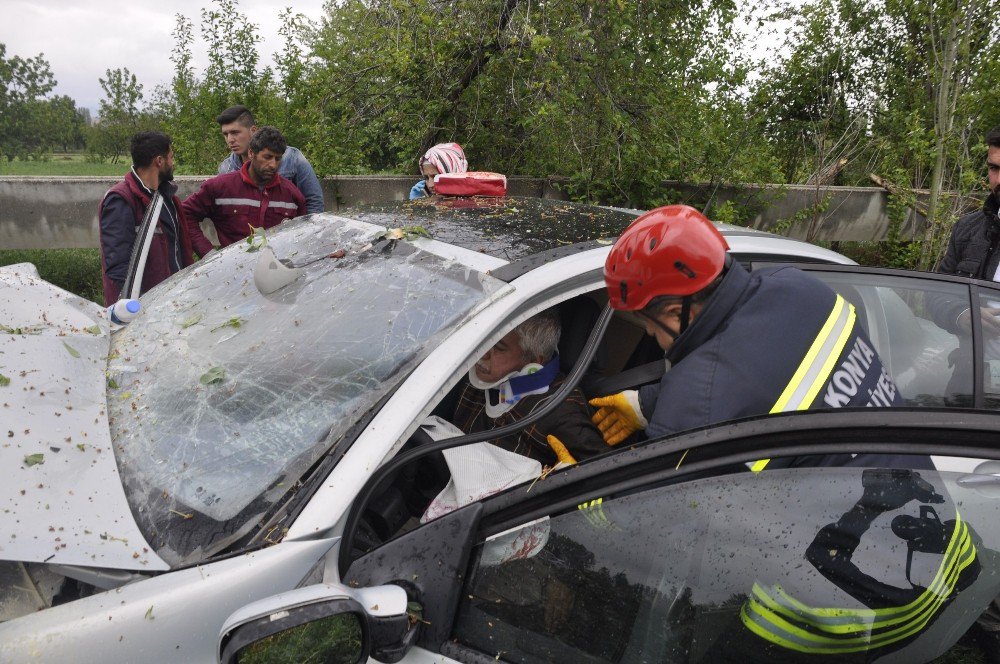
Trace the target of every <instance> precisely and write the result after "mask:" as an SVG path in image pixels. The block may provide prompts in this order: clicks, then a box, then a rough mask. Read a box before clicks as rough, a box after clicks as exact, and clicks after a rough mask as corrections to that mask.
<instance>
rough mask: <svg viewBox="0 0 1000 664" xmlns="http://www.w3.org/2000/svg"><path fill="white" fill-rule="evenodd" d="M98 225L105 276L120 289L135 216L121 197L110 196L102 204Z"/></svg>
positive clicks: (126, 263) (131, 239) (125, 268)
mask: <svg viewBox="0 0 1000 664" xmlns="http://www.w3.org/2000/svg"><path fill="white" fill-rule="evenodd" d="M100 225H101V250H102V251H103V253H104V270H105V274H107V275H108V278H109V279H111V281H113V282H115V284H117V286H118V288H121V287H122V285H123V284H124V283H125V276H126V274H127V273H128V261H129V259H130V258H131V257H132V245H133V244H135V215H134V214H133V213H132V208H130V207H129V205H128V203H126V202H125V201H124V200H122V198H121V197H119V196H115V195H111V196H109V197H108V199H107V200H106V201H105V202H104V208H103V210H102V212H101V220H100Z"/></svg>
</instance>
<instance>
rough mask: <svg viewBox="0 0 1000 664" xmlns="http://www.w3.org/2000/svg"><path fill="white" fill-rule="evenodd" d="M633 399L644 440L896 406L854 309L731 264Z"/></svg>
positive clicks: (808, 279)
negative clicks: (766, 417)
mask: <svg viewBox="0 0 1000 664" xmlns="http://www.w3.org/2000/svg"><path fill="white" fill-rule="evenodd" d="M666 359H667V360H668V361H669V362H670V364H671V369H670V370H669V371H667V373H665V374H664V375H663V378H662V379H661V381H660V384H659V385H658V386H655V385H650V386H646V387H644V388H642V389H640V391H639V399H640V405H641V408H642V412H643V413H644V414H645V415H646V417H647V419H648V420H649V425H648V426H647V428H646V434H647V435H648V436H649V437H650V438H655V437H658V436H663V435H666V434H670V433H674V432H677V431H684V430H687V429H693V428H696V427H701V426H705V425H708V424H713V423H717V422H723V421H727V420H732V419H736V418H741V417H749V416H753V415H763V414H766V413H779V412H786V411H794V410H807V409H811V408H843V407H862V406H873V407H886V406H894V405H899V404H901V403H902V399H901V397H900V395H899V393H898V390H897V389H896V384H895V383H894V382H893V380H892V377H891V376H890V375H889V373H888V371H887V370H886V369H885V367H884V366H883V365H882V361H881V359H880V358H879V356H878V353H876V352H875V348H874V346H873V345H872V343H871V341H870V340H869V339H868V335H867V334H866V333H865V331H864V330H863V329H862V327H861V325H860V324H859V322H858V320H857V316H856V313H855V310H854V306H853V305H852V304H850V303H849V302H847V300H845V299H844V298H843V297H841V296H839V295H837V294H836V293H835V292H834V291H833V290H831V289H830V288H829V287H828V286H827V285H826V284H824V283H822V282H820V281H819V280H817V279H815V278H814V277H812V276H810V275H809V274H806V273H805V272H802V271H801V270H796V269H795V268H791V267H778V268H766V269H762V270H757V271H755V272H753V274H750V273H748V272H747V271H746V270H745V269H743V267H742V266H741V265H739V264H738V263H733V265H732V266H731V267H730V269H729V271H728V272H727V274H726V276H725V277H724V278H723V280H722V282H721V283H720V284H719V287H718V288H717V290H716V292H715V293H714V294H713V295H712V297H711V298H710V299H709V300H708V302H707V303H706V305H705V308H704V309H702V311H701V313H700V314H699V315H698V316H697V317H696V318H695V319H694V320H693V321H692V322H691V325H690V326H689V327H688V328H687V330H685V331H684V333H683V334H681V335H680V336H679V337H678V338H677V340H676V341H675V342H674V344H673V345H672V346H671V347H670V349H669V350H668V351H667V356H666Z"/></svg>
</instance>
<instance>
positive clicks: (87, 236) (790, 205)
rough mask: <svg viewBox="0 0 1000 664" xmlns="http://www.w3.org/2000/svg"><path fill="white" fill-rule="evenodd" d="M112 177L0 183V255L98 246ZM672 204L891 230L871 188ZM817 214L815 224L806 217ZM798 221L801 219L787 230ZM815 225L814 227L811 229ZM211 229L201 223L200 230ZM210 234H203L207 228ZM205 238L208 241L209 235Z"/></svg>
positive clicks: (539, 182) (694, 194)
mask: <svg viewBox="0 0 1000 664" xmlns="http://www.w3.org/2000/svg"><path fill="white" fill-rule="evenodd" d="M204 180H205V178H204V177H178V178H177V183H178V185H179V188H180V192H179V195H180V196H181V198H184V197H185V196H187V195H188V194H190V193H192V192H194V191H195V190H196V189H197V188H198V186H199V185H201V183H202V182H203V181H204ZM115 182H117V179H116V178H91V177H14V176H5V177H0V248H3V249H55V248H72V247H97V246H98V220H97V205H98V202H99V201H100V200H101V199H102V198H103V197H104V193H105V192H106V191H107V190H108V188H109V187H111V186H112V185H113V184H114V183H115ZM414 182H416V178H415V177H414V176H401V175H379V176H372V175H357V176H334V177H328V178H324V179H323V181H322V184H323V193H324V196H325V198H326V208H327V210H330V211H337V210H340V209H342V208H346V207H352V206H356V205H361V204H364V203H378V202H385V201H392V200H398V201H401V200H404V199H405V198H406V197H407V195H408V193H409V190H410V187H411V186H412V185H413V183H414ZM508 187H509V191H510V193H511V194H513V195H518V196H537V197H542V198H555V199H562V200H565V199H566V196H565V194H563V193H562V192H561V191H560V190H559V189H558V187H557V186H556V185H555V184H553V182H552V181H550V180H546V179H541V178H521V177H512V178H509V180H508ZM664 188H665V189H666V190H668V191H671V192H674V193H675V194H676V196H674V197H671V198H672V199H673V200H676V202H678V203H681V202H687V203H690V204H693V205H695V206H696V207H699V208H701V207H702V206H703V205H704V202H705V201H707V200H709V197H710V196H712V194H713V192H714V198H713V206H712V208H710V209H709V216H712V210H713V209H718V207H719V206H721V205H723V204H724V203H726V202H727V201H731V202H732V203H734V204H736V205H740V206H745V207H746V208H749V209H750V210H751V211H753V212H755V213H756V216H755V217H754V219H753V222H752V225H753V226H754V227H755V228H759V229H762V230H777V231H779V232H782V233H784V234H787V235H790V236H792V237H796V238H801V239H806V238H808V237H810V236H812V238H813V239H817V240H881V239H884V238H885V237H886V234H887V232H888V230H889V218H888V215H887V213H886V203H887V201H888V196H887V194H886V192H885V191H884V190H882V189H878V188H871V187H821V188H816V187H808V186H794V185H789V186H774V185H763V186H758V185H721V186H718V187H710V186H708V185H697V184H688V183H681V182H665V183H664ZM819 208H822V212H821V213H820V214H819V215H818V220H814V219H813V217H812V215H811V214H807V213H808V212H810V211H812V210H818V209H819ZM796 215H798V217H801V219H799V220H797V221H796V222H795V223H794V224H791V225H788V222H789V220H791V219H793V218H795V217H796ZM814 222H815V225H814V226H811V224H813V223H814ZM925 223H926V222H925V220H924V219H923V217H920V216H916V215H912V214H911V217H910V218H909V219H908V220H907V222H906V224H905V225H904V228H903V229H902V232H901V236H902V237H914V236H915V234H919V232H920V231H921V230H922V228H923V226H924V224H925ZM206 226H210V225H209V224H204V225H203V228H204V227H206ZM206 230H209V229H206ZM210 237H214V233H212V234H211V236H210Z"/></svg>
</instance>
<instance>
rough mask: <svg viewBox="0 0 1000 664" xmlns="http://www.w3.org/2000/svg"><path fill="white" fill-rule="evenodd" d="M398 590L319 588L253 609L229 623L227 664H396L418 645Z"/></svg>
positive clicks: (224, 644) (224, 650) (223, 643)
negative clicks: (311, 663)
mask: <svg viewBox="0 0 1000 664" xmlns="http://www.w3.org/2000/svg"><path fill="white" fill-rule="evenodd" d="M406 609H407V597H406V591H405V590H403V589H402V588H400V587H398V586H379V587H375V588H362V589H354V588H348V587H346V586H341V585H339V584H320V585H316V586H308V587H306V588H299V589H296V590H292V591H289V592H285V593H281V594H279V595H275V596H273V597H269V598H267V599H263V600H260V601H258V602H254V603H252V604H249V605H247V606H245V607H243V608H242V609H240V610H239V611H237V612H236V613H234V614H233V615H231V616H230V617H229V619H228V620H227V621H226V623H225V625H224V626H223V628H222V634H221V637H220V641H219V661H220V662H222V663H223V664H237V663H239V664H269V663H271V662H274V663H275V664H277V663H279V662H305V661H318V662H332V663H335V664H358V663H359V662H364V661H367V660H368V658H369V657H371V658H373V659H376V660H378V661H381V662H386V663H388V664H391V663H392V662H396V661H399V660H400V659H402V658H403V656H405V654H406V652H407V651H408V650H409V649H410V647H411V646H412V644H413V643H415V642H416V633H417V626H419V623H416V625H414V623H413V621H411V620H410V617H409V615H407V613H406Z"/></svg>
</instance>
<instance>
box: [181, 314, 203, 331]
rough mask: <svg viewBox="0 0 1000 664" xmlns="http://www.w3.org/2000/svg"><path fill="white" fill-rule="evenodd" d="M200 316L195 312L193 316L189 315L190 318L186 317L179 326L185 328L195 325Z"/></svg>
mask: <svg viewBox="0 0 1000 664" xmlns="http://www.w3.org/2000/svg"><path fill="white" fill-rule="evenodd" d="M201 316H202V314H195V315H194V316H191V317H190V318H186V319H185V320H184V321H183V322H182V323H181V327H183V328H187V327H191V326H192V325H196V324H197V323H198V321H200V320H201Z"/></svg>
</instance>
